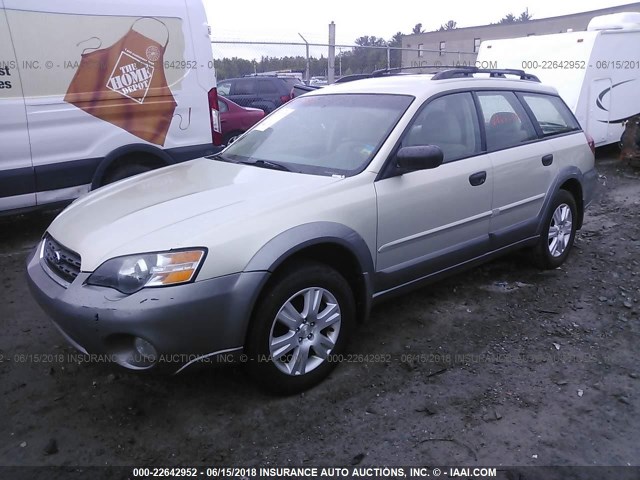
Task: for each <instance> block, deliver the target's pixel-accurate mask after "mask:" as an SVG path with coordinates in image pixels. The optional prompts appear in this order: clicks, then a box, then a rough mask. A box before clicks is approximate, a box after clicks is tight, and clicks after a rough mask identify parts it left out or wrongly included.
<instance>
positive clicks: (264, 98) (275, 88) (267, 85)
mask: <svg viewBox="0 0 640 480" xmlns="http://www.w3.org/2000/svg"><path fill="white" fill-rule="evenodd" d="M298 83H300V82H299V81H298V79H296V78H281V77H267V76H264V77H261V76H252V77H242V78H228V79H226V80H223V81H222V82H219V83H218V93H219V94H220V95H222V96H224V97H227V98H228V99H230V100H231V101H233V102H236V103H237V104H238V105H242V106H243V107H253V108H260V109H262V110H264V112H265V113H271V112H272V111H274V110H275V109H276V108H278V107H279V106H280V105H282V104H283V103H287V102H288V101H289V100H291V90H292V89H293V86H294V85H296V84H298Z"/></svg>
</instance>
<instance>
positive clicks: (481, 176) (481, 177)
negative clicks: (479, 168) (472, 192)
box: [469, 172, 487, 187]
mask: <svg viewBox="0 0 640 480" xmlns="http://www.w3.org/2000/svg"><path fill="white" fill-rule="evenodd" d="M486 180H487V172H478V173H474V174H473V175H471V176H470V177H469V183H470V184H471V185H472V186H473V187H478V186H480V185H482V184H483V183H484V182H485V181H486Z"/></svg>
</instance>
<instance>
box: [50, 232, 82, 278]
mask: <svg viewBox="0 0 640 480" xmlns="http://www.w3.org/2000/svg"><path fill="white" fill-rule="evenodd" d="M42 258H43V260H44V261H45V262H46V264H47V266H48V267H49V268H50V269H51V270H52V271H53V273H55V274H56V275H58V276H59V277H60V278H62V279H63V280H64V281H66V282H69V283H71V282H73V281H74V280H75V278H76V277H77V276H78V274H79V273H80V255H78V254H77V253H75V252H72V251H71V250H69V249H68V248H65V247H63V246H62V245H60V244H59V243H58V242H56V241H55V240H54V239H53V238H51V237H50V236H49V235H47V236H46V238H45V239H44V248H43V249H42Z"/></svg>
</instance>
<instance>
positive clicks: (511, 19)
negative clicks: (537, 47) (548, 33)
mask: <svg viewBox="0 0 640 480" xmlns="http://www.w3.org/2000/svg"><path fill="white" fill-rule="evenodd" d="M532 18H533V15H531V14H530V13H529V9H528V8H527V9H525V11H524V12H522V13H521V14H520V15H518V16H517V17H516V16H515V15H514V14H513V13H507V14H506V15H505V16H504V17H502V18H501V19H500V21H499V22H498V23H499V24H510V23H523V22H528V21H529V20H531V19H532Z"/></svg>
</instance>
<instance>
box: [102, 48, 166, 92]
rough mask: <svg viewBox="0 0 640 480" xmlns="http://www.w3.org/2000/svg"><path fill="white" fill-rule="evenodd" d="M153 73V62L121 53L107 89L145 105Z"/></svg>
mask: <svg viewBox="0 0 640 480" xmlns="http://www.w3.org/2000/svg"><path fill="white" fill-rule="evenodd" d="M153 71H154V66H153V63H152V62H147V61H145V60H143V59H142V58H141V57H139V56H138V55H135V54H134V53H133V52H131V51H129V50H125V51H123V52H120V56H119V57H118V61H117V62H116V65H115V67H114V68H113V71H112V72H111V75H110V76H109V80H108V81H107V88H108V89H110V90H113V91H114V92H117V93H119V94H120V95H123V96H125V97H127V98H130V99H131V100H133V101H134V102H137V103H144V99H145V98H146V96H147V93H148V92H149V85H151V79H152V78H153Z"/></svg>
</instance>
